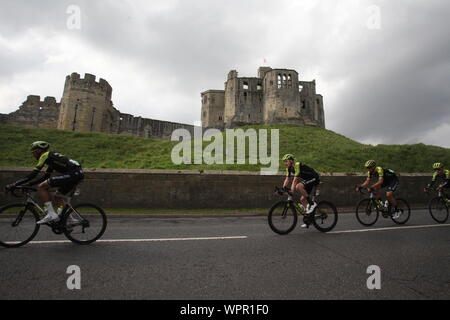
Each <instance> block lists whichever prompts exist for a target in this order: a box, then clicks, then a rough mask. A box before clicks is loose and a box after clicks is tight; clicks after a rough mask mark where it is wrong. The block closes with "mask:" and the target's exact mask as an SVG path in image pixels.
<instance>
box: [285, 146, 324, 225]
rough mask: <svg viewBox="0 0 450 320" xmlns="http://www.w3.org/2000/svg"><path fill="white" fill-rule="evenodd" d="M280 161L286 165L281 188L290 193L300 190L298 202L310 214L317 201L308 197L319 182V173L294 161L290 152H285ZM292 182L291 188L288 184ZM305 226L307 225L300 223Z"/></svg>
mask: <svg viewBox="0 0 450 320" xmlns="http://www.w3.org/2000/svg"><path fill="white" fill-rule="evenodd" d="M282 161H284V164H285V166H286V179H285V180H284V184H283V189H284V190H290V191H291V192H292V193H294V192H296V191H297V192H300V194H301V195H302V197H301V199H300V202H301V203H302V205H303V207H304V208H306V213H308V214H311V213H312V212H314V210H315V209H316V207H317V203H315V202H313V201H312V200H311V198H310V197H309V195H310V193H311V191H312V189H313V187H314V186H316V185H318V184H319V183H320V176H319V174H318V173H317V172H316V171H315V170H314V169H313V168H310V167H308V166H307V165H305V164H304V163H302V162H295V159H294V156H293V155H292V154H286V155H285V156H284V157H283V158H282ZM290 183H292V185H291V188H290V189H289V188H288V185H289V184H290ZM302 227H303V228H306V227H307V225H302Z"/></svg>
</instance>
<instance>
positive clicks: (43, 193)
mask: <svg viewBox="0 0 450 320" xmlns="http://www.w3.org/2000/svg"><path fill="white" fill-rule="evenodd" d="M37 193H38V195H39V197H40V198H41V200H42V201H43V202H44V203H46V202H49V201H52V195H51V194H50V185H49V183H48V180H46V181H44V182H42V183H40V184H39V185H38V187H37Z"/></svg>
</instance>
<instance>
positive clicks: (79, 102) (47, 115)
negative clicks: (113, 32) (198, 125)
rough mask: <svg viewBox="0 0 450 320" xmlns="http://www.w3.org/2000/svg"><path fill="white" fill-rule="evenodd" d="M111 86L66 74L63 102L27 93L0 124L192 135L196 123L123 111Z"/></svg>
mask: <svg viewBox="0 0 450 320" xmlns="http://www.w3.org/2000/svg"><path fill="white" fill-rule="evenodd" d="M111 96H112V87H111V86H110V85H109V83H108V82H107V81H106V80H104V79H100V80H99V81H98V82H96V78H95V76H94V75H91V74H88V73H87V74H85V76H84V78H81V77H80V75H79V74H78V73H72V74H71V75H70V76H67V77H66V82H65V85H64V92H63V96H62V98H61V102H60V103H58V102H57V101H56V99H55V98H53V97H46V98H45V99H44V101H41V100H40V97H39V96H28V97H27V100H26V101H25V102H24V103H23V104H22V106H20V107H19V109H18V110H17V111H15V112H12V113H10V114H7V115H6V114H0V123H4V124H12V125H19V126H26V127H32V128H47V129H60V130H69V131H85V132H103V133H113V134H128V135H134V136H140V137H145V138H157V139H170V137H171V135H172V132H173V131H174V130H176V129H186V130H188V131H189V132H191V134H193V132H194V126H193V125H189V124H181V123H174V122H167V121H160V120H154V119H146V118H142V117H135V116H133V115H130V114H126V113H121V112H120V111H119V110H117V109H116V108H115V107H114V105H113V102H112V100H111Z"/></svg>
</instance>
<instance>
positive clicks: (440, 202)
mask: <svg viewBox="0 0 450 320" xmlns="http://www.w3.org/2000/svg"><path fill="white" fill-rule="evenodd" d="M428 210H429V211H430V215H431V217H432V218H433V220H434V221H436V222H437V223H446V222H447V220H448V205H447V203H446V201H445V200H444V199H443V198H441V197H436V198H433V199H431V201H430V204H429V205H428Z"/></svg>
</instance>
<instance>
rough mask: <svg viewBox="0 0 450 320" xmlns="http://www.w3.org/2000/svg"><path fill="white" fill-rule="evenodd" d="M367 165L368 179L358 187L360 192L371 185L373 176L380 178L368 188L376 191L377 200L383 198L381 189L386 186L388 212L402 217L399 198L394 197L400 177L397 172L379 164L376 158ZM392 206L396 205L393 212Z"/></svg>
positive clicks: (396, 217)
mask: <svg viewBox="0 0 450 320" xmlns="http://www.w3.org/2000/svg"><path fill="white" fill-rule="evenodd" d="M365 167H366V168H367V170H368V173H367V179H366V181H365V182H364V183H363V184H361V185H360V186H358V187H357V188H356V191H357V192H358V191H359V190H361V189H362V188H366V187H368V186H369V185H370V181H371V180H372V178H378V181H377V182H376V183H375V184H373V185H372V186H371V187H369V188H368V190H369V192H372V191H375V192H376V196H377V200H381V194H380V190H381V189H383V188H386V198H387V199H388V201H389V205H388V214H389V215H392V217H393V218H394V219H398V218H399V217H400V211H399V210H398V208H397V200H396V199H395V197H394V192H395V190H397V188H398V185H399V179H398V177H397V175H396V174H395V172H394V171H393V170H391V169H383V168H382V167H379V166H377V164H376V162H375V161H374V160H369V161H367V162H366V164H365ZM392 206H394V213H393V214H392Z"/></svg>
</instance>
